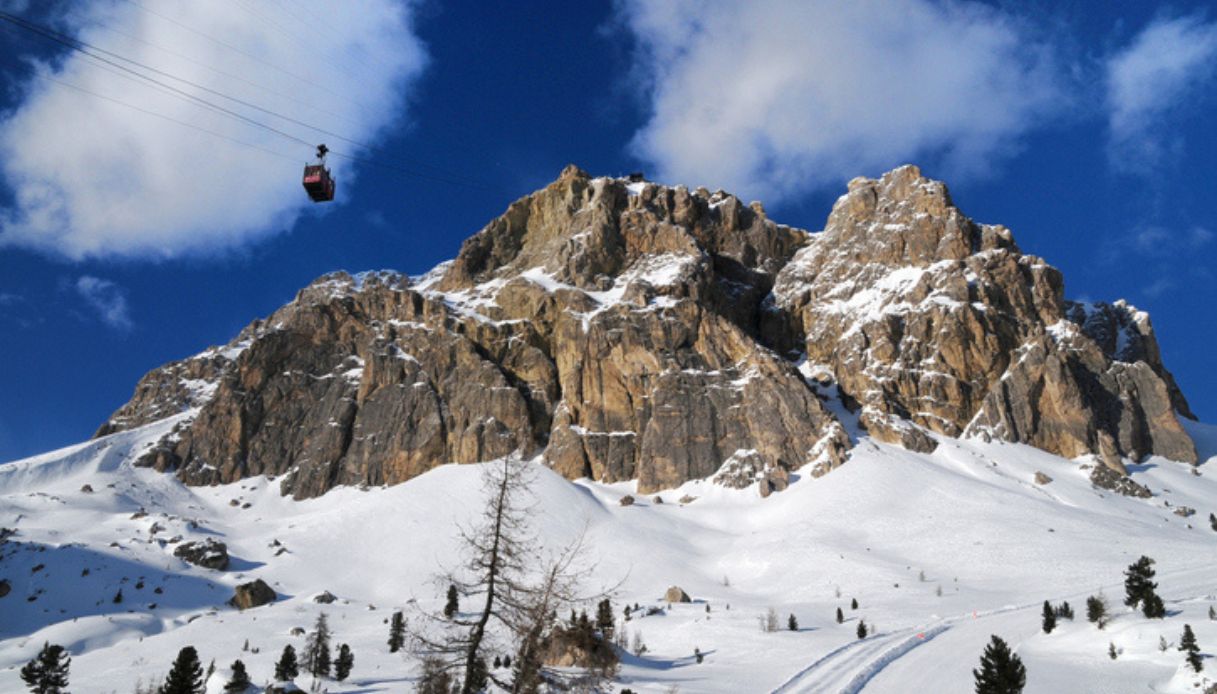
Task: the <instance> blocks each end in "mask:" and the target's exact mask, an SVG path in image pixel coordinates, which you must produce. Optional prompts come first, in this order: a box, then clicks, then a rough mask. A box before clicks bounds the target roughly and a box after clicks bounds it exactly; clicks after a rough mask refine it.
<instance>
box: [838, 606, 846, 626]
mask: <svg viewBox="0 0 1217 694" xmlns="http://www.w3.org/2000/svg"><path fill="white" fill-rule="evenodd" d="M844 621H845V613H844V612H842V611H841V608H840V607H838V608H837V624H840V623H842V622H844Z"/></svg>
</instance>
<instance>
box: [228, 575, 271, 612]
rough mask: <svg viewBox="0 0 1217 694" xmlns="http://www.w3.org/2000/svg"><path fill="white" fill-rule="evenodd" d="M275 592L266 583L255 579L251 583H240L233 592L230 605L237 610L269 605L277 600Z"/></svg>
mask: <svg viewBox="0 0 1217 694" xmlns="http://www.w3.org/2000/svg"><path fill="white" fill-rule="evenodd" d="M278 597H279V596H278V595H276V594H275V590H274V589H273V588H271V587H270V586H268V585H266V581H263V580H262V579H260V578H259V579H257V580H255V581H253V582H251V583H242V584H241V585H239V586H237V587H236V589H235V590H234V591H233V596H232V599H231V600H229V601H228V603H229V604H230V605H232V606H233V607H235V608H237V609H239V610H248V609H250V608H254V607H261V606H262V605H269V604H270V603H272V602H274V601H275V600H277V599H278Z"/></svg>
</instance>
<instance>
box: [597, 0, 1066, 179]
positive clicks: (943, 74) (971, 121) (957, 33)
mask: <svg viewBox="0 0 1217 694" xmlns="http://www.w3.org/2000/svg"><path fill="white" fill-rule="evenodd" d="M617 9H618V16H619V18H620V21H621V22H622V23H623V24H624V25H625V26H626V27H627V28H628V29H629V30H630V31H631V32H632V33H633V35H634V37H635V38H636V39H637V42H638V47H639V56H638V62H637V65H636V66H635V72H634V77H635V79H638V80H642V81H644V86H646V88H648V90H649V92H648V93H649V96H650V108H651V115H650V118H649V120H648V122H647V123H646V125H645V126H644V127H643V129H642V130H641V131H640V132H638V133H637V134H636V136H635V139H634V142H633V148H634V152H635V153H636V154H637V155H638V156H639V157H640V158H642V159H644V160H646V161H649V162H650V163H651V164H652V165H653V166H655V167H657V168H658V171H657V172H655V173H656V175H657V177H659V178H663V179H665V180H669V181H672V182H683V183H688V184H705V185H711V186H723V187H728V188H731V189H733V190H735V191H736V192H739V193H742V194H748V195H753V196H760V195H764V196H765V197H766V199H773V198H775V197H781V196H789V195H795V194H799V193H802V192H805V191H807V190H810V189H813V188H815V187H817V186H820V185H823V184H825V183H832V184H834V185H835V184H838V183H839V182H840V181H842V180H843V179H848V178H850V177H852V176H855V175H858V174H863V173H868V174H876V173H880V172H881V171H882V170H883V169H885V168H889V167H892V166H895V165H898V164H901V163H904V162H907V161H914V160H925V159H927V158H932V160H933V163H937V164H941V165H942V166H943V167H944V168H947V169H952V170H954V172H955V173H959V172H961V171H967V172H972V173H977V172H983V171H984V170H985V169H987V168H989V167H991V166H992V164H993V158H994V157H995V156H1000V155H1001V154H1002V153H1004V152H1007V151H1009V150H1010V149H1012V148H1014V147H1016V146H1017V140H1018V138H1019V136H1020V135H1022V134H1024V133H1025V132H1027V131H1028V130H1030V129H1031V128H1033V127H1035V126H1036V125H1038V124H1040V123H1041V122H1042V121H1043V120H1044V119H1045V118H1047V117H1050V116H1052V115H1053V114H1055V113H1058V112H1059V111H1061V110H1063V109H1064V107H1065V101H1066V98H1065V94H1066V93H1067V92H1068V90H1066V89H1064V88H1063V87H1062V78H1061V77H1060V74H1061V71H1060V70H1058V69H1057V67H1056V65H1055V63H1056V61H1055V59H1054V57H1053V55H1052V53H1051V52H1050V51H1049V50H1048V49H1047V48H1046V47H1045V45H1044V44H1042V43H1040V41H1039V40H1038V39H1037V36H1036V34H1035V32H1034V31H1033V30H1032V28H1031V27H1029V26H1028V25H1026V24H1024V23H1023V21H1022V20H1020V19H1018V18H1015V17H1012V16H1011V15H1008V14H1005V13H1003V12H1001V11H998V10H995V9H992V8H989V7H985V6H982V5H980V4H978V3H966V2H951V3H940V2H932V1H930V0H907V1H905V2H902V3H899V4H894V3H891V2H885V1H881V0H859V1H857V2H849V3H839V2H830V1H828V0H755V1H753V2H746V3H744V2H731V1H727V0H724V1H721V2H707V3H702V2H696V1H694V0H681V1H679V2H677V1H676V0H619V2H618V5H617Z"/></svg>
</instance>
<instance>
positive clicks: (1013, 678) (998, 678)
mask: <svg viewBox="0 0 1217 694" xmlns="http://www.w3.org/2000/svg"><path fill="white" fill-rule="evenodd" d="M972 676H973V677H974V678H975V679H976V694H1020V692H1022V691H1023V687H1024V686H1026V684H1027V669H1026V668H1025V667H1023V661H1022V660H1021V659H1019V657H1018V656H1017V655H1015V654H1014V653H1011V652H1010V647H1009V646H1007V645H1006V642H1005V641H1003V640H1001V638H1000V637H998V636H997V635H994V636H993V637H992V640H990V641H989V645H987V646H985V652H984V654H983V655H981V657H980V669H978V670H973V671H972Z"/></svg>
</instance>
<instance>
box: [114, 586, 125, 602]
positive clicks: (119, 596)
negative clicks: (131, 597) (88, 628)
mask: <svg viewBox="0 0 1217 694" xmlns="http://www.w3.org/2000/svg"><path fill="white" fill-rule="evenodd" d="M122 601H123V589H122V588H119V589H118V592H117V593H115V594H114V604H115V605H117V604H118V603H120V602H122Z"/></svg>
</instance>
